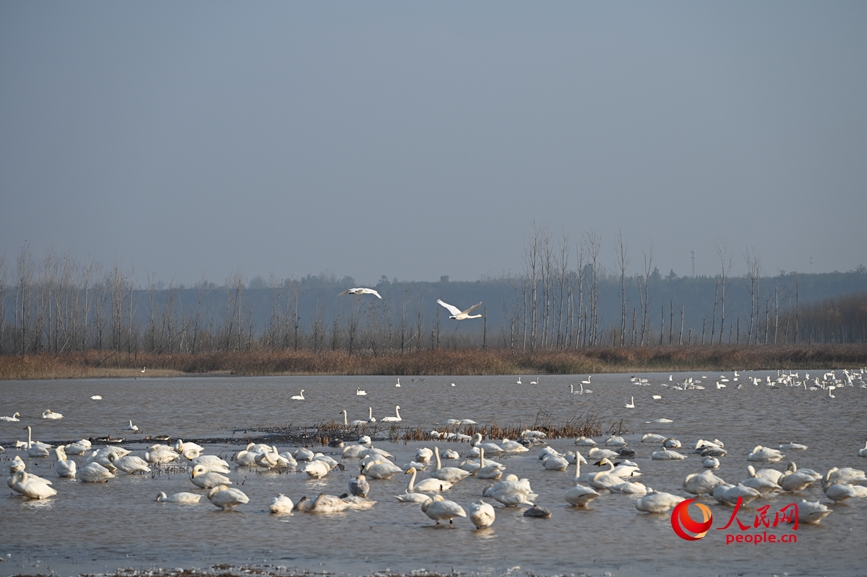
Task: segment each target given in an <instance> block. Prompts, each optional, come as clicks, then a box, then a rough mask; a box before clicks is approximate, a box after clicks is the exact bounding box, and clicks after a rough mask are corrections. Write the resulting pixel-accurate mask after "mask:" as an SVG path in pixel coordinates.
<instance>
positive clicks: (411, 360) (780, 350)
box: [0, 344, 867, 380]
mask: <svg viewBox="0 0 867 577" xmlns="http://www.w3.org/2000/svg"><path fill="white" fill-rule="evenodd" d="M865 365H867V345H863V344H860V345H859V344H845V345H779V346H777V345H758V346H756V345H754V346H738V345H718V346H712V345H705V346H683V347H681V346H660V347H611V348H595V349H572V350H563V351H536V352H529V351H521V352H518V351H511V350H508V349H488V350H481V349H437V350H422V351H414V352H405V353H401V352H399V351H394V352H387V353H384V354H377V355H374V354H355V355H349V354H347V353H346V352H343V351H324V352H318V353H317V352H313V351H308V350H302V351H291V350H252V351H230V352H209V353H201V354H196V355H192V354H174V355H157V354H150V353H140V352H139V353H125V352H116V351H98V350H91V351H87V352H84V353H60V354H46V353H43V354H29V355H0V379H2V380H10V379H14V380H26V379H67V378H73V379H83V378H101V377H110V378H147V377H151V376H156V377H172V376H183V375H242V376H264V375H311V374H330V375H397V376H403V375H508V374H515V375H521V374H538V375H542V374H582V373H584V374H591V373H613V372H652V371H686V370H717V371H730V370H762V369H769V370H774V369H810V370H821V369H840V368H858V367H862V366H865ZM145 367H146V372H144V373H143V372H142V370H143V369H144V368H145Z"/></svg>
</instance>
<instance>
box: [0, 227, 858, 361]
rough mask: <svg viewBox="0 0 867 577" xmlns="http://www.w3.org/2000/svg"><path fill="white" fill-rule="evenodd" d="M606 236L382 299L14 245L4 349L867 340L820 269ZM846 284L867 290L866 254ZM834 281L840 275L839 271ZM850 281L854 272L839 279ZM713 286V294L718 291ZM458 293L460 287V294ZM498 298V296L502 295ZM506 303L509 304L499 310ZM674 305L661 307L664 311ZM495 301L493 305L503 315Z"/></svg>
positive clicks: (5, 286) (0, 283)
mask: <svg viewBox="0 0 867 577" xmlns="http://www.w3.org/2000/svg"><path fill="white" fill-rule="evenodd" d="M602 249H603V243H602V239H601V237H600V236H599V235H597V234H595V233H593V232H591V233H587V234H585V235H583V236H582V238H581V239H580V240H579V242H578V243H577V245H575V246H573V245H572V243H571V242H570V240H569V239H568V237H567V236H565V235H564V236H562V237H560V238H558V239H554V238H552V236H551V235H550V234H549V232H548V231H547V229H545V228H543V227H535V226H534V227H533V229H532V234H531V237H530V239H529V241H528V243H527V245H526V250H525V271H524V273H523V274H521V275H519V276H517V277H507V278H499V279H487V280H483V281H479V282H475V283H462V282H452V283H450V282H448V278H447V277H443V278H442V279H441V281H440V282H439V283H414V282H402V283H398V282H389V281H388V279H386V278H384V277H383V279H382V280H381V281H380V283H379V284H378V285H377V289H378V290H379V291H380V292H381V293H382V294H383V296H384V299H383V300H382V301H380V300H378V299H375V298H372V297H367V298H364V297H354V296H347V297H337V296H336V295H337V294H338V292H339V291H340V290H342V289H343V288H346V286H347V285H351V284H352V282H353V281H352V279H341V280H338V279H336V278H322V277H309V276H308V277H307V278H306V279H303V278H302V279H281V280H276V279H272V280H271V281H270V282H265V281H264V280H262V279H258V280H256V281H255V282H253V283H248V284H249V285H255V286H257V287H260V288H250V286H248V284H245V282H244V279H243V278H242V277H241V276H240V275H234V276H233V277H232V278H230V279H228V280H227V281H226V283H225V284H224V285H222V286H216V285H214V284H213V283H209V282H205V281H202V282H201V283H200V284H198V285H197V286H196V287H194V288H186V287H183V286H168V287H165V286H163V285H162V284H161V283H159V282H157V281H156V280H155V279H154V278H153V277H152V276H150V275H149V276H148V279H147V284H146V286H145V287H140V286H136V285H135V282H134V278H135V271H134V269H133V268H132V267H130V269H129V270H123V269H122V267H121V266H120V265H116V266H114V267H111V268H109V269H106V268H104V267H103V266H102V265H100V264H98V263H89V264H84V265H82V264H80V263H78V261H77V260H76V259H75V257H74V256H73V255H71V254H64V255H59V254H56V253H54V252H48V253H47V254H46V255H45V257H44V258H43V259H42V260H41V261H37V260H36V259H34V258H33V256H32V254H31V253H30V249H29V247H27V246H25V247H23V248H22V249H21V251H20V253H19V255H18V258H17V261H16V262H15V263H14V266H13V265H12V263H11V262H9V261H7V259H6V257H5V256H0V354H15V353H29V352H40V351H45V352H51V353H62V352H69V351H82V350H88V349H102V350H115V351H119V352H127V353H135V352H137V351H147V352H151V353H157V354H172V353H199V352H206V351H234V350H250V349H254V348H263V349H294V350H300V349H308V350H313V351H324V350H344V351H347V352H348V353H349V354H357V353H361V352H364V353H366V354H369V353H372V354H378V353H379V352H381V351H386V350H392V351H393V350H399V351H412V350H419V349H422V348H430V349H436V348H440V347H446V348H460V347H483V348H485V347H488V346H494V347H501V348H509V349H512V350H525V351H536V350H551V349H569V348H581V347H603V346H604V347H609V346H619V347H623V346H651V345H660V344H672V345H696V344H722V343H739V344H752V345H759V344H781V343H798V342H816V343H819V342H829V343H847V342H859V343H863V342H865V339H867V329H865V325H867V321H865V314H867V312H865V311H867V305H865V299H867V297H865V293H864V292H863V289H862V291H861V292H860V293H858V294H850V295H848V296H847V295H843V294H836V295H834V296H833V297H830V298H825V299H818V298H813V297H811V298H809V299H808V300H807V301H805V302H801V296H800V295H801V292H802V284H805V285H806V289H807V292H808V293H810V294H811V295H812V294H816V290H817V288H816V287H817V285H821V282H819V281H817V280H816V278H813V277H816V276H817V275H809V277H808V278H807V279H806V281H801V280H800V278H801V277H800V275H795V274H790V275H786V274H780V275H778V276H776V277H769V278H764V277H763V276H762V268H761V264H760V261H759V259H758V257H757V256H756V255H755V253H754V251H752V250H748V251H747V252H746V253H745V255H744V258H745V263H746V265H747V271H748V272H747V275H746V276H744V277H741V278H735V279H732V278H731V277H730V272H731V268H732V260H733V259H732V255H731V253H730V252H729V251H728V250H727V249H726V248H725V246H724V245H720V246H719V250H718V255H719V262H720V269H719V270H720V272H719V274H717V275H716V276H714V277H698V278H695V277H683V278H681V277H677V276H676V275H674V273H673V272H672V273H671V274H669V275H668V276H667V277H663V276H662V275H661V274H660V272H659V271H658V269H657V268H656V267H655V266H654V265H653V251H652V247H651V249H650V250H648V251H647V252H644V253H642V255H641V256H642V268H641V273H640V274H637V275H631V276H630V275H627V269H628V265H629V252H628V247H627V245H626V242H625V240H624V239H623V235H622V234H619V233H618V234H617V235H616V237H615V251H614V255H615V261H616V264H617V271H616V273H615V274H612V273H609V272H608V271H606V270H605V269H604V268H603V267H602V266H601V263H600V261H601V255H602ZM840 274H843V275H844V276H845V275H849V276H846V278H845V279H843V280H845V282H846V283H848V284H845V286H850V285H852V283H854V285H855V286H860V287H864V286H867V285H865V282H864V281H865V280H867V271H865V270H863V267H861V268H859V269H858V270H857V271H853V272H851V273H840ZM835 279H836V277H834V278H831V279H830V280H829V281H827V282H828V283H831V282H832V281H834V282H836V281H835ZM837 280H839V279H837ZM711 293H712V294H711ZM447 295H451V296H454V297H455V299H456V300H454V301H453V302H458V303H466V304H471V303H473V302H478V300H484V301H485V302H486V303H488V305H487V306H485V308H484V309H483V310H482V312H483V313H484V318H483V319H480V320H478V321H461V322H456V321H449V320H448V319H447V318H445V316H446V314H445V311H444V309H442V308H441V307H439V306H438V305H436V304H435V302H436V299H437V298H438V297H442V296H447ZM451 296H449V298H451ZM492 305H493V306H492ZM500 311H501V314H499V313H500ZM655 311H658V314H659V316H658V317H657V316H656V315H657V312H655ZM490 313H493V314H490Z"/></svg>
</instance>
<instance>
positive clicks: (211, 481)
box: [190, 465, 232, 489]
mask: <svg viewBox="0 0 867 577" xmlns="http://www.w3.org/2000/svg"><path fill="white" fill-rule="evenodd" d="M190 481H192V482H193V485H195V486H196V487H201V488H202V489H213V488H214V487H217V486H220V485H231V484H232V480H231V479H229V478H228V477H227V476H225V475H223V474H221V473H215V472H213V471H208V470H207V469H206V468H205V467H204V466H203V465H196V466H195V467H193V470H192V472H191V473H190Z"/></svg>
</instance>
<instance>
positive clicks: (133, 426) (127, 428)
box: [124, 420, 138, 432]
mask: <svg viewBox="0 0 867 577" xmlns="http://www.w3.org/2000/svg"><path fill="white" fill-rule="evenodd" d="M124 431H134V432H137V431H138V426H136V425H133V424H132V420H130V422H129V426H128V427H126V428H125V429H124Z"/></svg>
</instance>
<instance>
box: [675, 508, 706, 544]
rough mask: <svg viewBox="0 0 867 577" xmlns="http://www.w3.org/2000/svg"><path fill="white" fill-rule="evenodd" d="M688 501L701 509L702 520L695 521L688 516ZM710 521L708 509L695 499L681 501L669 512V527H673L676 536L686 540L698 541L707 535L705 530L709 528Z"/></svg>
mask: <svg viewBox="0 0 867 577" xmlns="http://www.w3.org/2000/svg"><path fill="white" fill-rule="evenodd" d="M690 503H693V504H695V506H696V507H698V509H699V510H700V511H701V514H702V517H704V520H703V521H702V522H698V521H695V520H693V518H692V517H690V516H689V505H690ZM712 523H713V515H712V514H711V512H710V509H708V508H707V506H706V505H702V504H701V503H696V502H695V499H687V500H686V501H681V502H680V503H678V504H677V506H676V507H675V508H674V509H673V510H672V512H671V528H672V529H674V532H675V533H677V536H678V537H680V538H681V539H685V540H687V541H698V540H699V539H701V538H702V537H704V536H705V535H707V530H708V529H710V526H711V524H712ZM687 531H688V532H687ZM690 533H694V535H690Z"/></svg>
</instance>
